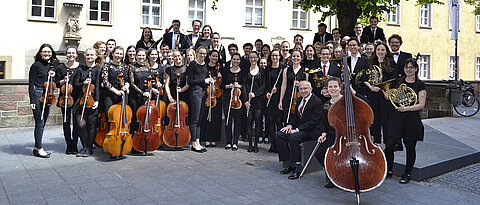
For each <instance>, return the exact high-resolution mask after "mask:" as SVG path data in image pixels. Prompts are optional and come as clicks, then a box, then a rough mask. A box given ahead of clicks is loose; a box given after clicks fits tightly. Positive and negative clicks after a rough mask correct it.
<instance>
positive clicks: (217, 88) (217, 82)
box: [213, 76, 222, 98]
mask: <svg viewBox="0 0 480 205" xmlns="http://www.w3.org/2000/svg"><path fill="white" fill-rule="evenodd" d="M213 80H214V81H215V97H216V98H219V97H221V96H222V89H221V87H220V86H221V85H222V78H219V77H217V76H215V77H213Z"/></svg>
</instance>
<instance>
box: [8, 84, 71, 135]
mask: <svg viewBox="0 0 480 205" xmlns="http://www.w3.org/2000/svg"><path fill="white" fill-rule="evenodd" d="M57 95H58V89H57V91H56V94H55V96H57ZM61 123H62V113H61V111H60V108H58V107H57V106H51V109H50V115H49V117H48V121H47V125H54V124H61ZM34 124H35V123H34V120H33V114H32V109H30V98H29V96H28V80H13V79H12V80H11V79H7V80H0V128H5V127H33V126H34Z"/></svg>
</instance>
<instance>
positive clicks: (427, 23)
mask: <svg viewBox="0 0 480 205" xmlns="http://www.w3.org/2000/svg"><path fill="white" fill-rule="evenodd" d="M391 7H392V8H393V11H392V12H389V13H388V14H387V20H388V23H389V24H393V25H400V14H401V12H400V8H401V6H400V4H393V1H392V3H391ZM458 9H459V11H460V9H461V7H460V4H459V5H458ZM459 13H461V12H459ZM461 19H462V18H461V15H459V16H458V22H457V23H458V30H459V31H460V25H461V24H460V22H461ZM418 22H419V26H420V28H431V27H432V4H425V5H421V6H420V15H419V20H418ZM448 28H449V29H452V22H450V21H449V23H448ZM475 31H476V32H480V15H476V16H475Z"/></svg>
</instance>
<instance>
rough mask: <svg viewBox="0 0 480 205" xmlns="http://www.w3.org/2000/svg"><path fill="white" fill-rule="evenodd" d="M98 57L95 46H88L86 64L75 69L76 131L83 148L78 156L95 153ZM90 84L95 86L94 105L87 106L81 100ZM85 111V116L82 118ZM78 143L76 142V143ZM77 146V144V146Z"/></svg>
mask: <svg viewBox="0 0 480 205" xmlns="http://www.w3.org/2000/svg"><path fill="white" fill-rule="evenodd" d="M96 59H97V52H96V51H95V49H94V48H88V49H87V50H86V51H85V61H86V65H81V66H80V67H79V68H78V69H76V70H75V74H74V75H73V76H74V78H73V79H72V80H73V81H72V84H73V89H74V90H77V91H78V92H75V95H76V96H75V98H76V99H77V100H76V101H75V104H74V106H73V116H74V119H73V120H74V127H75V129H76V133H77V134H78V135H79V136H80V141H81V142H82V146H83V148H82V149H81V150H80V152H79V153H78V154H77V157H88V156H90V155H92V154H93V149H92V147H93V142H94V141H95V136H96V131H97V129H96V128H97V127H96V126H97V117H98V109H97V108H98V104H99V101H100V73H101V68H100V67H98V66H97V65H96V64H95V61H96ZM88 84H91V85H93V86H95V88H94V89H93V90H89V91H91V92H92V97H93V100H94V101H95V102H94V103H93V106H92V107H91V108H88V107H87V106H85V108H84V105H85V100H84V101H81V100H82V99H81V98H82V97H83V96H84V95H85V94H84V92H83V87H84V86H85V87H87V86H88ZM82 113H83V118H82ZM75 145H76V144H75ZM75 147H76V146H75Z"/></svg>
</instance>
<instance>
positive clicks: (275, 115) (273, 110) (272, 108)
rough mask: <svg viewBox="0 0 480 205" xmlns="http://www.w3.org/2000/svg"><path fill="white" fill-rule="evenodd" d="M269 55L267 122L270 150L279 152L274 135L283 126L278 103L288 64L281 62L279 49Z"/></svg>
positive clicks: (267, 70) (266, 86)
mask: <svg viewBox="0 0 480 205" xmlns="http://www.w3.org/2000/svg"><path fill="white" fill-rule="evenodd" d="M269 57H270V60H269V61H270V63H269V64H268V66H267V68H266V69H265V81H266V82H265V92H266V95H265V96H266V98H267V103H268V105H267V108H266V114H265V117H266V119H265V123H267V125H266V127H268V132H267V137H268V138H269V139H270V141H271V144H270V148H269V149H268V152H277V145H276V144H275V137H274V136H275V133H276V132H278V131H279V130H280V129H281V128H282V127H283V125H282V118H283V113H282V111H281V110H279V109H278V103H279V102H280V89H281V86H282V74H283V70H284V69H285V67H286V66H285V65H283V64H280V57H281V55H280V51H279V50H273V51H272V52H271V53H270V56H269Z"/></svg>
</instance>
